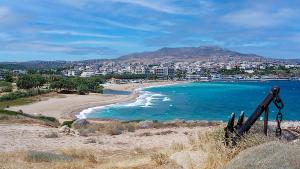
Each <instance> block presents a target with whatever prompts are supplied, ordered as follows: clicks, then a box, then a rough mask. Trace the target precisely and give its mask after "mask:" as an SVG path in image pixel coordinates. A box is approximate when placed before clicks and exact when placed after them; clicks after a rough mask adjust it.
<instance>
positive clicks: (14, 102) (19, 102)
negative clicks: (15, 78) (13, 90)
mask: <svg viewBox="0 0 300 169" xmlns="http://www.w3.org/2000/svg"><path fill="white" fill-rule="evenodd" d="M34 101H35V99H34V98H32V97H29V98H20V99H16V100H10V101H0V109H4V108H8V107H11V106H19V105H24V104H30V103H32V102H34Z"/></svg>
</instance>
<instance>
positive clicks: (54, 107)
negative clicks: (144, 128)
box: [8, 81, 180, 122]
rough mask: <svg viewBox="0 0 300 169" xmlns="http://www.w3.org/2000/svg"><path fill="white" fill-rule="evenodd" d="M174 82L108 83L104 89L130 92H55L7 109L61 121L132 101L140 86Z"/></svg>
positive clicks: (136, 95)
mask: <svg viewBox="0 0 300 169" xmlns="http://www.w3.org/2000/svg"><path fill="white" fill-rule="evenodd" d="M176 83H180V82H175V81H155V82H147V83H127V84H109V85H105V89H109V90H114V91H128V92H130V93H131V94H129V95H124V94H96V93H90V94H89V95H76V94H57V95H56V96H54V97H53V96H51V97H47V96H46V97H42V98H41V99H40V100H41V101H38V102H34V103H32V104H28V105H22V106H14V107H10V108H8V110H13V111H20V110H22V111H23V112H24V113H27V114H32V115H44V116H50V117H55V118H57V119H58V120H59V121H61V122H62V121H64V120H69V119H74V118H75V115H76V114H78V113H79V112H81V111H82V110H84V109H88V108H91V107H99V106H106V105H110V104H115V103H123V102H130V101H134V100H135V99H136V98H137V97H138V89H140V88H144V87H151V86H161V85H170V84H176Z"/></svg>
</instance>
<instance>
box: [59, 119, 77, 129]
mask: <svg viewBox="0 0 300 169" xmlns="http://www.w3.org/2000/svg"><path fill="white" fill-rule="evenodd" d="M74 121H75V120H69V121H64V122H63V123H62V124H61V126H68V127H70V128H71V127H72V124H73V123H74Z"/></svg>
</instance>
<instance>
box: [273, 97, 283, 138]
mask: <svg viewBox="0 0 300 169" xmlns="http://www.w3.org/2000/svg"><path fill="white" fill-rule="evenodd" d="M274 104H275V106H276V107H277V109H278V113H277V115H276V121H277V128H276V131H275V134H276V136H277V137H279V136H281V131H282V130H281V126H280V124H281V121H282V116H283V115H282V113H281V109H283V106H284V105H283V102H282V100H281V98H280V97H279V96H278V95H276V96H275V100H274Z"/></svg>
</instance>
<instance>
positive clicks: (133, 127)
mask: <svg viewBox="0 0 300 169" xmlns="http://www.w3.org/2000/svg"><path fill="white" fill-rule="evenodd" d="M124 126H125V128H126V130H127V131H128V132H135V130H136V123H127V124H124Z"/></svg>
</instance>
